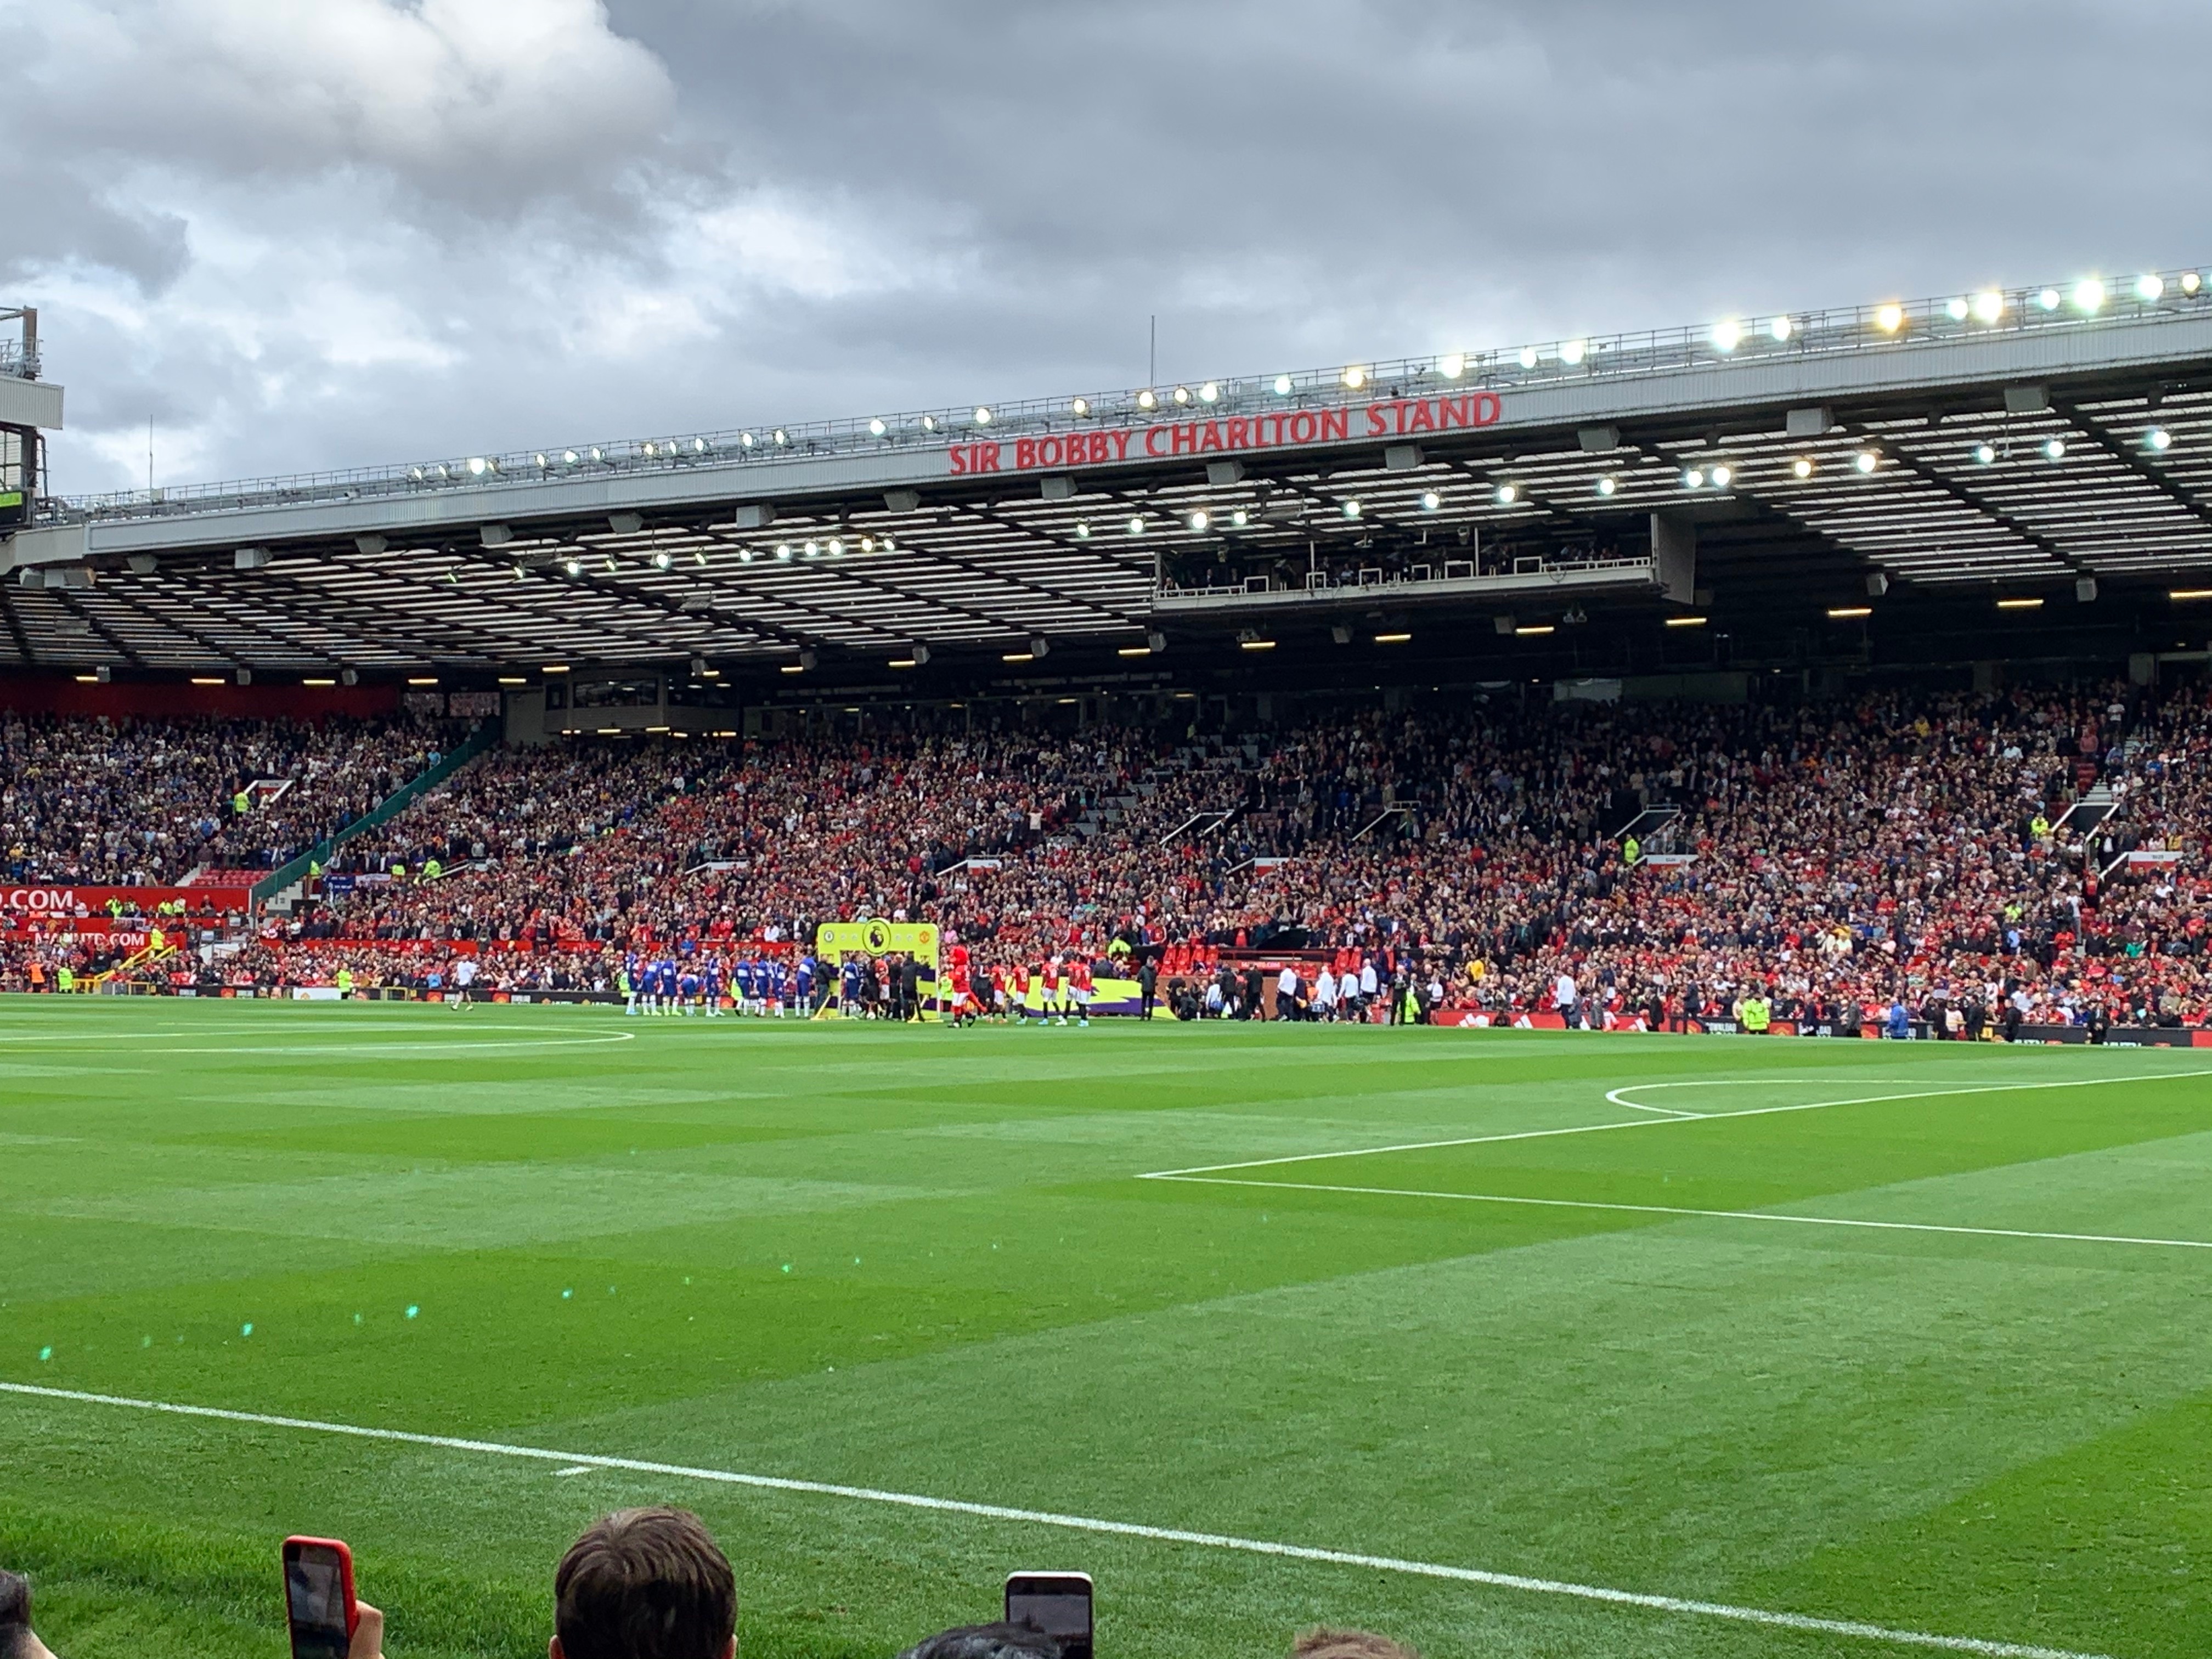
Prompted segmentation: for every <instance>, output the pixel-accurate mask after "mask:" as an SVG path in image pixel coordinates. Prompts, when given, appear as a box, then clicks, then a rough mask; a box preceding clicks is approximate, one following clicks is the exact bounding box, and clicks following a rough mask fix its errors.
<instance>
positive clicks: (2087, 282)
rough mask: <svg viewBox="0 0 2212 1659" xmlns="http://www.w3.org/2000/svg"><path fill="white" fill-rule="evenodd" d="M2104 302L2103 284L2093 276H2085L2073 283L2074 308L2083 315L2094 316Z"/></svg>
mask: <svg viewBox="0 0 2212 1659" xmlns="http://www.w3.org/2000/svg"><path fill="white" fill-rule="evenodd" d="M2104 303H2105V285H2104V284H2103V283H2100V282H2099V281H2098V280H2097V279H2096V278H2095V277H2094V276H2085V277H2083V278H2082V279H2081V281H2080V282H2078V283H2075V284H2074V309H2075V310H2076V311H2078V312H2081V313H2082V314H2083V315H2084V316H2093V315H2094V314H2095V313H2096V312H2097V310H2098V308H2099V307H2101V306H2102V305H2103V304H2104Z"/></svg>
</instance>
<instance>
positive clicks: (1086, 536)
mask: <svg viewBox="0 0 2212 1659" xmlns="http://www.w3.org/2000/svg"><path fill="white" fill-rule="evenodd" d="M1075 539H1076V540H1078V541H1079V542H1087V541H1089V540H1090V539H1091V520H1088V519H1078V520H1076V521H1075Z"/></svg>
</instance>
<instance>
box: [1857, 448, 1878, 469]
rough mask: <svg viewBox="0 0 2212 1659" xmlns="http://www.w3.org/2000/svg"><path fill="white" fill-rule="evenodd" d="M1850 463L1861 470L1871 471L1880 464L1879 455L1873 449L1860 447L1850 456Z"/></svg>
mask: <svg viewBox="0 0 2212 1659" xmlns="http://www.w3.org/2000/svg"><path fill="white" fill-rule="evenodd" d="M1851 465H1853V466H1855V467H1857V469H1858V470H1859V471H1862V472H1871V471H1874V470H1875V468H1876V467H1878V466H1880V465H1881V454H1880V453H1878V452H1876V451H1875V450H1871V449H1862V450H1861V451H1859V453H1857V454H1856V455H1854V456H1852V457H1851Z"/></svg>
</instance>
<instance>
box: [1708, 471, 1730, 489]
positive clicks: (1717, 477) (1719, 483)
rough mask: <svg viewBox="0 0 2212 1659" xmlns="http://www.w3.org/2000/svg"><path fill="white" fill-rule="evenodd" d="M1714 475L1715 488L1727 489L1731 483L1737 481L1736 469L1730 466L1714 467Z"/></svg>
mask: <svg viewBox="0 0 2212 1659" xmlns="http://www.w3.org/2000/svg"><path fill="white" fill-rule="evenodd" d="M1712 476H1713V488H1714V489H1727V488H1728V487H1729V485H1730V484H1731V483H1735V468H1734V467H1729V466H1717V467H1715V468H1714V469H1713V475H1712Z"/></svg>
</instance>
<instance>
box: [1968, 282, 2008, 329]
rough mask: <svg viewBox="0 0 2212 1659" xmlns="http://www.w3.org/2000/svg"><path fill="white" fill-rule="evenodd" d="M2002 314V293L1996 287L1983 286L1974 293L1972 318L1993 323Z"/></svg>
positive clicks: (1980, 321)
mask: <svg viewBox="0 0 2212 1659" xmlns="http://www.w3.org/2000/svg"><path fill="white" fill-rule="evenodd" d="M2003 315H2004V295H2002V293H2000V292H1999V291H1998V290H1997V289H1993V288H1985V289H1983V290H1982V291H1981V292H1980V293H1979V294H1977V295H1974V320H1975V321H1976V322H1978V323H1994V322H1995V321H1996V320H1997V319H1998V318H2000V317H2002V316H2003Z"/></svg>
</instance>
